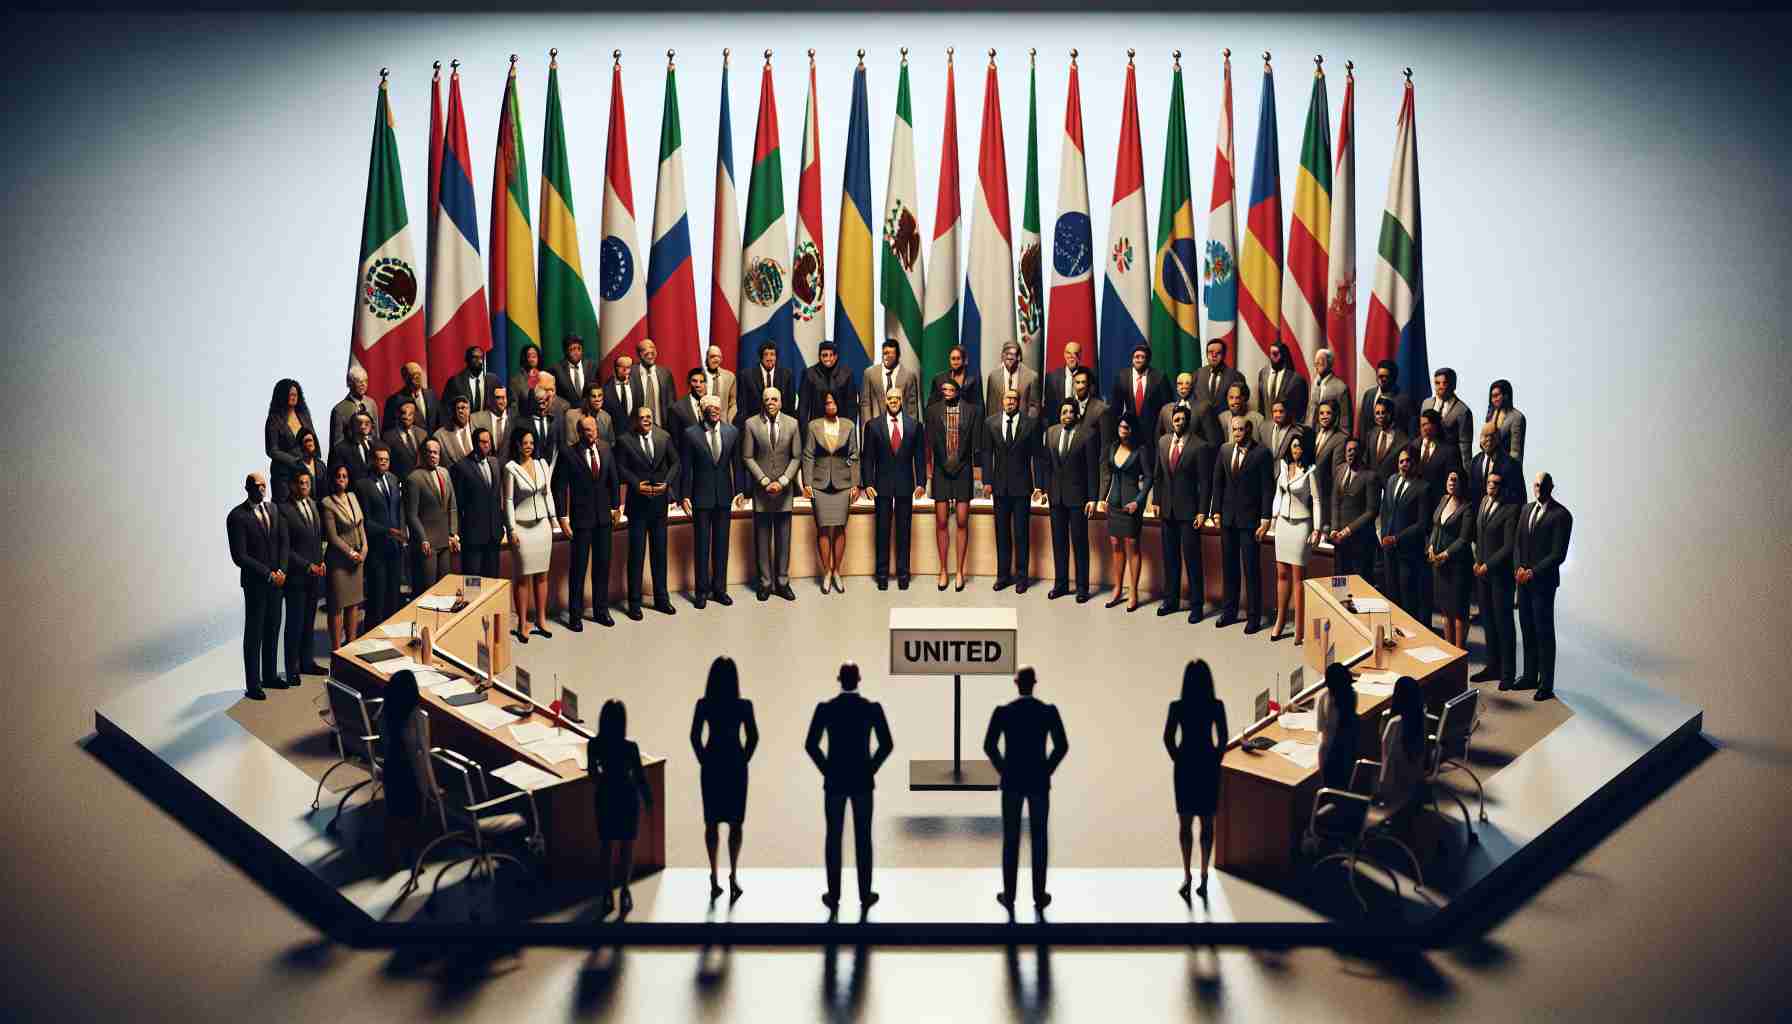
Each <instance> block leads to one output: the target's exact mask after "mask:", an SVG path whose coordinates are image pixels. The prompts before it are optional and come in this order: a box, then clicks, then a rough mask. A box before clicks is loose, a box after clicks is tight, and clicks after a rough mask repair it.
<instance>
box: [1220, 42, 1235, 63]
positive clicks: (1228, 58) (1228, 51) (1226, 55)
mask: <svg viewBox="0 0 1792 1024" xmlns="http://www.w3.org/2000/svg"><path fill="white" fill-rule="evenodd" d="M1220 59H1221V60H1223V61H1225V62H1226V63H1228V64H1230V63H1232V48H1231V47H1230V46H1228V47H1226V48H1225V49H1223V50H1221V51H1220Z"/></svg>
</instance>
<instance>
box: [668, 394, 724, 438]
mask: <svg viewBox="0 0 1792 1024" xmlns="http://www.w3.org/2000/svg"><path fill="white" fill-rule="evenodd" d="M725 411H726V410H724V412H725ZM722 418H723V419H724V420H726V419H727V417H726V416H724V417H722ZM702 422H703V407H702V406H701V405H699V406H698V407H697V408H695V409H693V408H691V396H690V395H689V394H686V395H685V396H684V397H682V398H680V399H678V401H676V402H673V403H672V404H671V405H670V406H668V407H667V409H666V422H665V423H663V424H661V426H663V427H665V428H666V429H667V430H668V431H670V432H671V434H672V436H673V437H676V438H678V439H679V440H680V443H683V439H684V434H685V431H687V430H689V429H690V428H692V427H694V426H696V425H697V424H699V423H702Z"/></svg>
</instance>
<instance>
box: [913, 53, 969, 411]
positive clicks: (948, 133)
mask: <svg viewBox="0 0 1792 1024" xmlns="http://www.w3.org/2000/svg"><path fill="white" fill-rule="evenodd" d="M959 195H960V189H959V183H958V99H957V94H956V92H955V90H954V89H953V82H952V51H951V49H950V48H948V49H947V50H946V117H945V128H944V129H943V131H942V134H941V138H940V190H939V199H938V200H937V201H936V202H935V203H934V207H933V244H932V246H930V247H929V249H928V252H927V262H928V265H929V266H931V267H933V287H931V288H929V289H927V305H926V307H925V309H926V313H925V315H924V316H923V317H922V323H923V324H924V325H925V326H923V327H922V328H921V381H922V384H921V386H922V387H923V388H926V387H927V382H928V381H931V380H933V378H934V375H935V374H937V373H939V372H940V371H942V370H944V369H945V368H946V355H947V353H949V352H950V351H951V350H952V346H953V345H956V344H958V281H959V276H958V269H959V263H958V219H959V215H958V209H959Z"/></svg>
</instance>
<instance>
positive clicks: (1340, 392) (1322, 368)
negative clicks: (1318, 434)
mask: <svg viewBox="0 0 1792 1024" xmlns="http://www.w3.org/2000/svg"><path fill="white" fill-rule="evenodd" d="M1332 361H1333V357H1332V350H1331V349H1329V348H1322V349H1320V350H1319V351H1317V352H1315V353H1313V367H1314V369H1313V384H1312V386H1311V387H1310V388H1309V389H1308V399H1307V416H1306V426H1307V427H1308V429H1310V430H1316V429H1318V427H1319V403H1321V402H1324V401H1327V400H1329V401H1332V402H1335V403H1336V404H1337V407H1336V408H1335V409H1334V410H1333V419H1334V420H1335V421H1336V422H1335V423H1333V427H1334V428H1336V429H1337V430H1339V431H1342V432H1343V434H1344V436H1345V437H1349V436H1350V433H1351V431H1350V427H1351V411H1352V410H1351V408H1350V389H1349V388H1348V387H1345V386H1344V379H1343V378H1342V377H1339V376H1338V375H1337V374H1335V373H1333V372H1332Z"/></svg>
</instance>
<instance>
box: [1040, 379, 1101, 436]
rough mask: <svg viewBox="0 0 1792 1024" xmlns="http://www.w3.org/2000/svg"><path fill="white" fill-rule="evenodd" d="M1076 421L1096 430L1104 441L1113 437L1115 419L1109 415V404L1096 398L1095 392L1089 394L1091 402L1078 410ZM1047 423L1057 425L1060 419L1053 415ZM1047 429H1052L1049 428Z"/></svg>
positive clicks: (1073, 396) (1087, 402)
mask: <svg viewBox="0 0 1792 1024" xmlns="http://www.w3.org/2000/svg"><path fill="white" fill-rule="evenodd" d="M1071 397H1072V398H1073V399H1074V398H1075V397H1076V396H1075V395H1072V396H1071ZM1060 404H1062V403H1060ZM1076 421H1077V422H1078V423H1081V424H1088V426H1089V428H1090V429H1092V430H1094V431H1095V432H1096V433H1097V434H1100V435H1101V439H1102V440H1104V441H1105V440H1107V439H1108V438H1109V437H1111V436H1113V433H1114V429H1113V428H1114V424H1113V417H1111V416H1109V415H1108V403H1106V402H1104V401H1102V400H1101V399H1099V398H1096V397H1095V394H1094V392H1093V391H1091V392H1090V394H1089V400H1088V401H1086V402H1084V403H1083V404H1082V408H1080V409H1078V410H1077V416H1076ZM1046 422H1047V423H1057V422H1058V418H1057V416H1056V415H1053V416H1051V417H1049V418H1048V419H1047V420H1046ZM1047 429H1050V428H1049V427H1048V428H1047Z"/></svg>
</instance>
